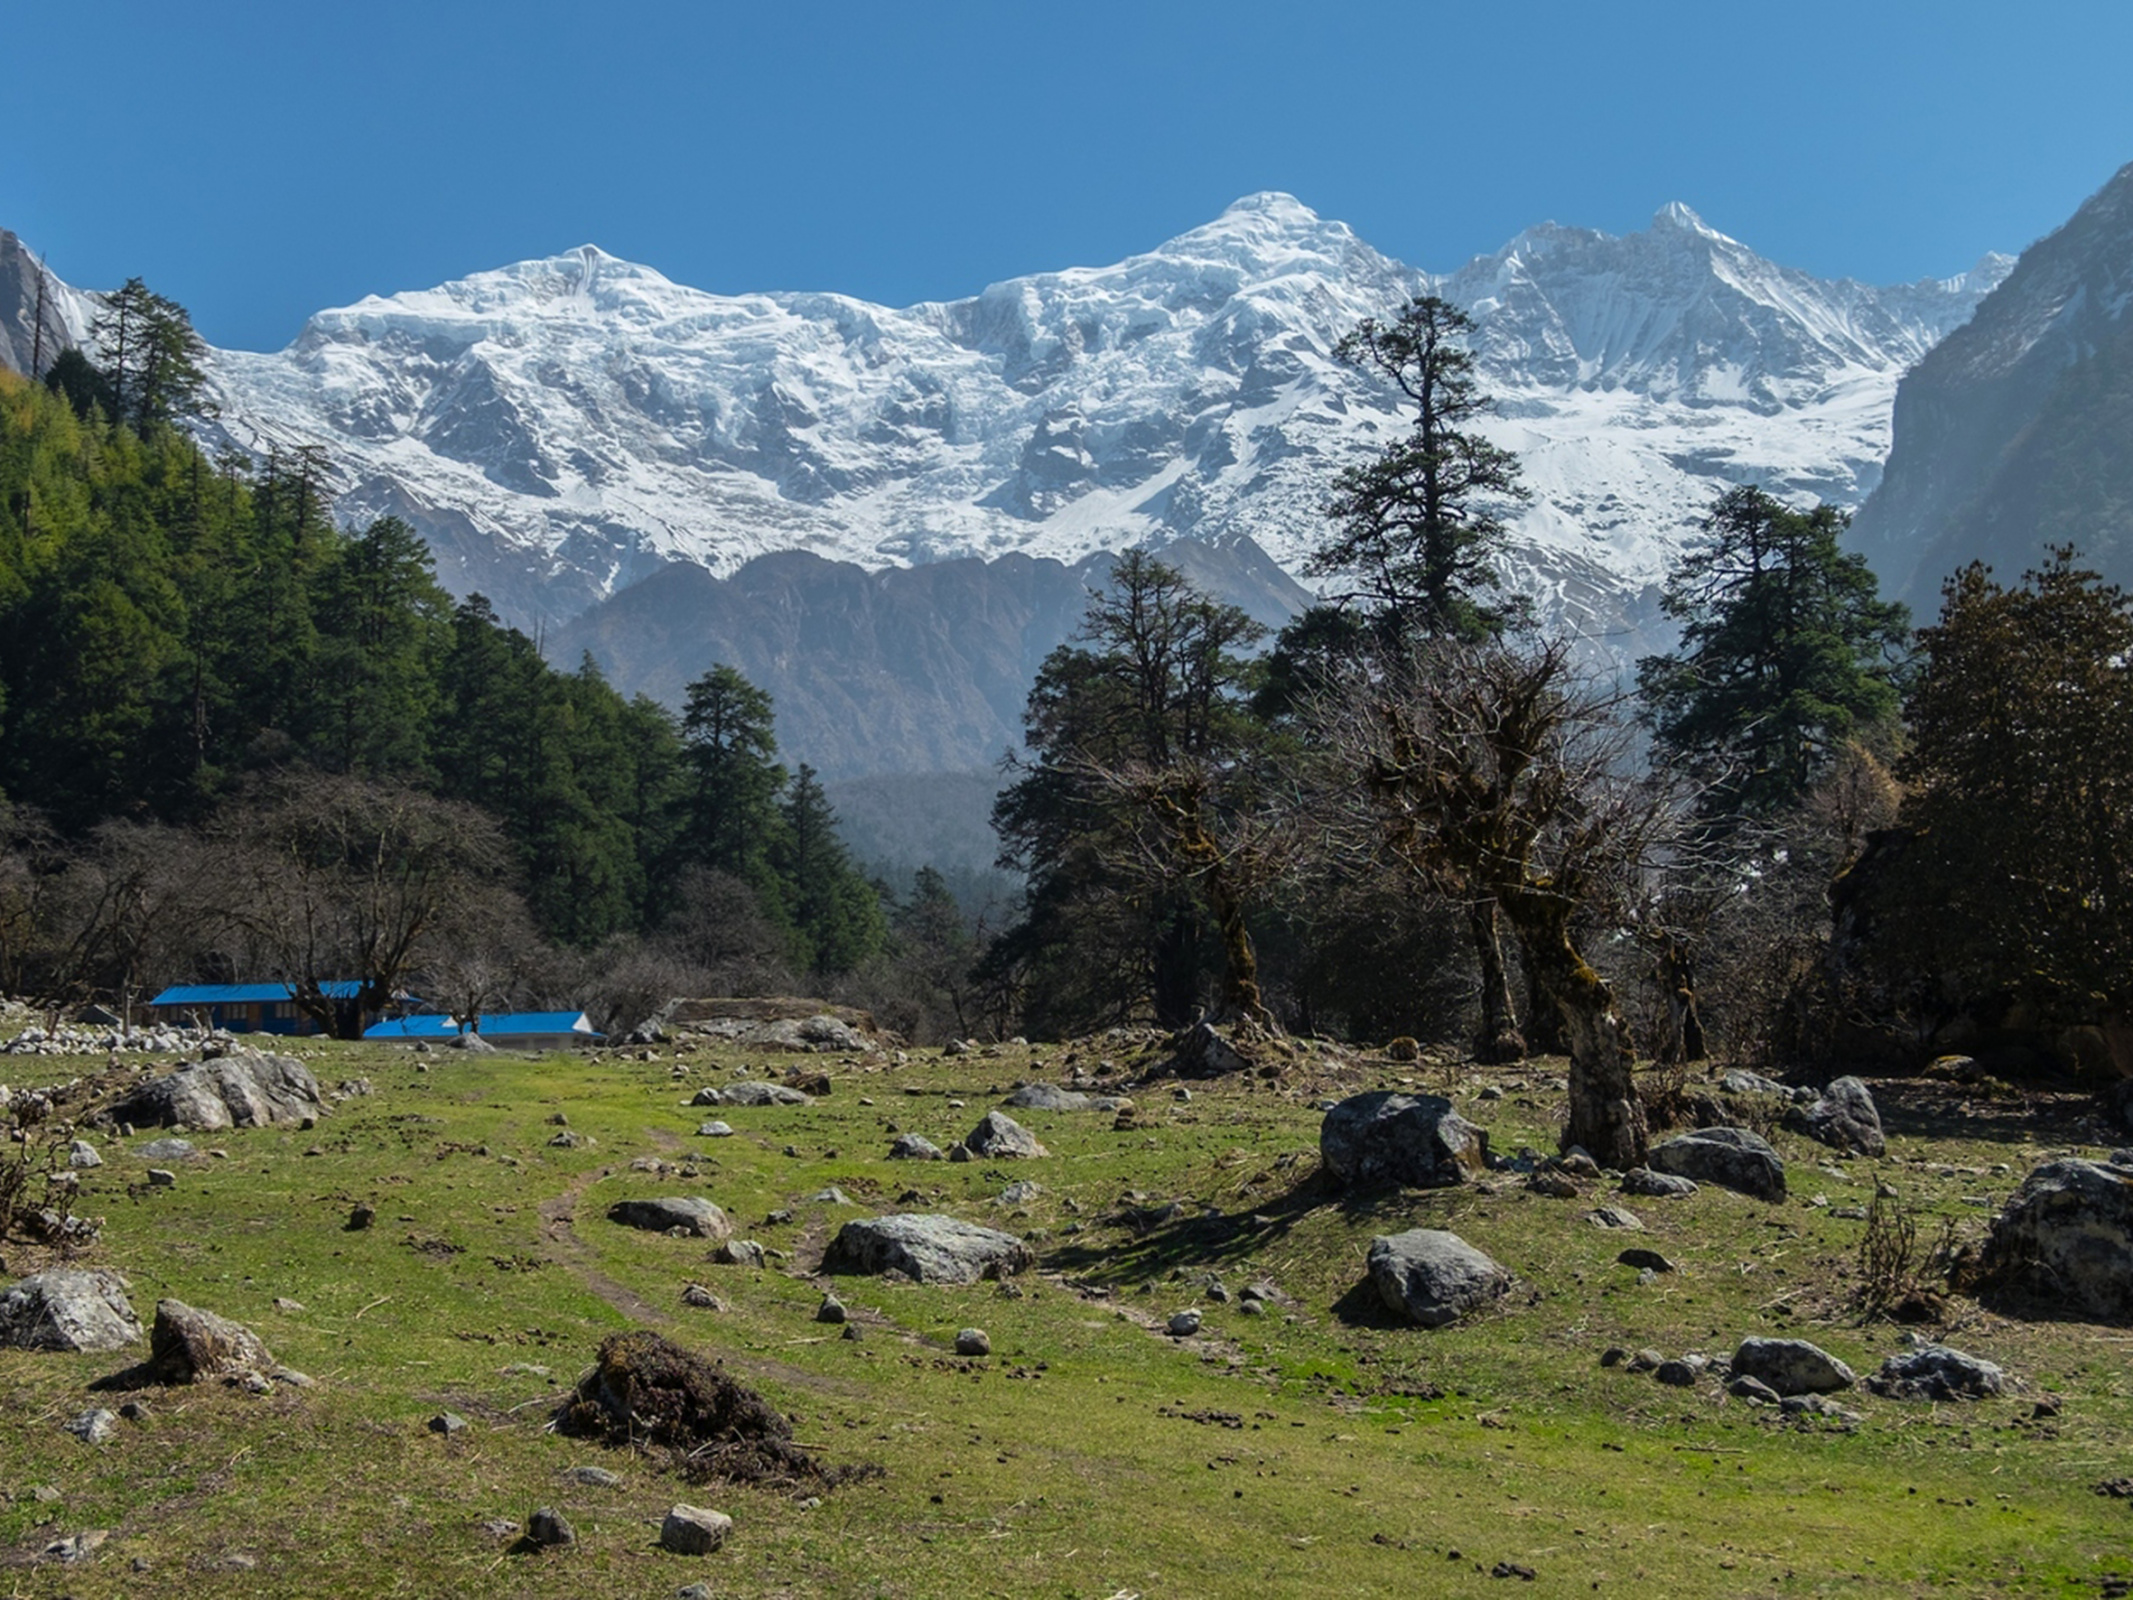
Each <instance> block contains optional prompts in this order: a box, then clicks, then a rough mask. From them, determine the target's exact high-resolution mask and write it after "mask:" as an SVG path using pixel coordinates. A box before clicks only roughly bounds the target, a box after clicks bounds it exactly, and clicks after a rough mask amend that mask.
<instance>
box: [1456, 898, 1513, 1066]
mask: <svg viewBox="0 0 2133 1600" xmlns="http://www.w3.org/2000/svg"><path fill="white" fill-rule="evenodd" d="M1466 926H1467V933H1468V935H1469V937H1471V938H1472V939H1473V941H1474V957H1475V960H1476V961H1478V962H1479V963H1480V966H1481V1031H1480V1032H1479V1033H1478V1034H1476V1035H1475V1038H1474V1059H1475V1060H1477V1061H1486V1062H1502V1061H1521V1060H1524V1059H1525V1054H1526V1039H1525V1035H1524V1034H1522V1033H1520V1032H1519V1031H1518V1014H1517V1012H1516V1011H1514V1010H1513V1009H1512V1002H1511V974H1510V970H1509V967H1508V966H1507V965H1506V963H1505V961H1504V958H1503V933H1502V930H1501V928H1500V927H1499V926H1498V921H1497V915H1496V902H1495V901H1494V900H1489V899H1477V900H1469V901H1468V902H1467V905H1466Z"/></svg>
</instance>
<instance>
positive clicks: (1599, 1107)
mask: <svg viewBox="0 0 2133 1600" xmlns="http://www.w3.org/2000/svg"><path fill="white" fill-rule="evenodd" d="M1503 908H1504V914H1505V915H1506V916H1507V917H1509V918H1510V920H1511V925H1512V927H1513V928H1514V929H1515V930H1516V931H1517V933H1518V941H1519V947H1520V948H1521V949H1522V950H1524V952H1525V956H1526V962H1527V964H1528V966H1529V967H1530V969H1531V970H1532V973H1533V977H1534V981H1535V982H1537V983H1538V984H1539V985H1540V987H1541V990H1542V992H1543V993H1545V994H1546V995H1547V996H1548V998H1549V1000H1550V1001H1551V1002H1552V1003H1553V1005H1554V1007H1555V1012H1556V1015H1557V1016H1558V1017H1560V1018H1561V1019H1562V1024H1563V1032H1564V1033H1565V1034H1566V1035H1567V1036H1568V1038H1569V1043H1570V1122H1569V1125H1568V1126H1567V1127H1566V1128H1564V1130H1563V1148H1564V1149H1566V1150H1567V1149H1569V1148H1570V1147H1571V1146H1572V1145H1581V1146H1583V1147H1584V1149H1585V1150H1586V1151H1587V1152H1588V1153H1589V1154H1590V1155H1591V1156H1592V1158H1593V1159H1594V1160H1595V1161H1597V1162H1599V1163H1600V1165H1601V1166H1603V1167H1614V1168H1616V1169H1618V1170H1626V1169H1628V1168H1630V1167H1637V1166H1642V1165H1643V1164H1644V1156H1645V1151H1646V1147H1647V1143H1648V1140H1649V1136H1650V1128H1649V1127H1648V1125H1647V1124H1646V1122H1645V1120H1644V1106H1643V1104H1642V1102H1640V1101H1639V1100H1638V1099H1637V1086H1636V1083H1635V1081H1634V1079H1633V1078H1632V1076H1631V1067H1632V1065H1633V1064H1634V1059H1635V1057H1634V1053H1633V1051H1632V1049H1631V1046H1630V1037H1629V1028H1628V1025H1627V1024H1625V1023H1624V1022H1623V1020H1622V1018H1621V1016H1620V1014H1619V1013H1617V1012H1616V1010H1615V997H1614V990H1613V989H1612V988H1611V987H1610V986H1609V985H1608V982H1607V980H1606V979H1605V978H1602V977H1601V976H1600V975H1599V974H1598V973H1597V972H1595V971H1593V969H1592V965H1591V963H1589V962H1588V961H1586V959H1585V958H1584V957H1583V956H1581V955H1579V954H1578V950H1577V946H1576V945H1575V944H1573V943H1572V942H1571V938H1570V907H1569V904H1568V902H1567V901H1565V900H1564V899H1563V898H1562V897H1560V896H1558V895H1555V894H1553V893H1550V892H1548V890H1546V889H1545V888H1541V889H1534V888H1519V889H1516V890H1512V891H1510V892H1508V893H1506V894H1505V895H1504V896H1503Z"/></svg>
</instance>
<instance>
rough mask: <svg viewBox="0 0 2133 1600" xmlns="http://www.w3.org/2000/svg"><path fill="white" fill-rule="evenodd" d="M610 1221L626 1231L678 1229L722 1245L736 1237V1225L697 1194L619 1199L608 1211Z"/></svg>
mask: <svg viewBox="0 0 2133 1600" xmlns="http://www.w3.org/2000/svg"><path fill="white" fill-rule="evenodd" d="M607 1220H608V1221H610V1222H619V1223H620V1224H621V1225H622V1226H623V1227H625V1228H643V1229H646V1230H648V1231H649V1232H652V1233H671V1232H673V1231H674V1230H676V1229H679V1230H681V1231H682V1232H683V1233H687V1234H693V1235H694V1236H695V1237H697V1238H699V1239H709V1240H711V1241H712V1242H714V1243H721V1242H723V1241H725V1240H727V1239H730V1238H731V1237H733V1223H732V1221H731V1220H730V1219H729V1218H728V1217H727V1216H726V1213H725V1212H724V1211H722V1210H721V1209H720V1208H719V1207H717V1206H715V1205H713V1204H712V1203H711V1202H710V1201H709V1200H700V1199H698V1198H696V1197H695V1196H694V1195H661V1196H657V1197H655V1198H653V1199H650V1200H617V1201H616V1202H615V1203H614V1204H613V1205H611V1206H609V1207H608V1208H607Z"/></svg>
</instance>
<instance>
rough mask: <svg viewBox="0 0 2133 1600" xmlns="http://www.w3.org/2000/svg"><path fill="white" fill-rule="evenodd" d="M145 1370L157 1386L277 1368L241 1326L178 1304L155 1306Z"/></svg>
mask: <svg viewBox="0 0 2133 1600" xmlns="http://www.w3.org/2000/svg"><path fill="white" fill-rule="evenodd" d="M148 1365H149V1368H150V1370H151V1371H153V1372H154V1374H155V1376H156V1379H157V1381H158V1382H161V1383H207V1382H209V1381H211V1380H213V1379H216V1378H234V1377H241V1376H243V1375H244V1374H247V1373H259V1374H262V1375H263V1374H265V1373H268V1372H271V1371H273V1370H274V1368H275V1366H276V1365H277V1363H276V1362H275V1360H274V1355H273V1352H272V1351H270V1350H268V1349H267V1347H266V1343H265V1341H264V1340H262V1339H261V1338H260V1337H259V1335H258V1334H256V1333H254V1332H253V1331H252V1330H251V1329H250V1328H247V1327H246V1326H244V1324H243V1323H240V1322H232V1321H230V1319H229V1318H227V1317H218V1316H216V1315H215V1313H214V1312H212V1311H201V1310H199V1309H197V1308H196V1307H193V1306H189V1305H187V1304H185V1302H183V1301H182V1300H158V1301H157V1302H156V1320H155V1325H154V1326H153V1327H152V1328H150V1329H149V1332H148Z"/></svg>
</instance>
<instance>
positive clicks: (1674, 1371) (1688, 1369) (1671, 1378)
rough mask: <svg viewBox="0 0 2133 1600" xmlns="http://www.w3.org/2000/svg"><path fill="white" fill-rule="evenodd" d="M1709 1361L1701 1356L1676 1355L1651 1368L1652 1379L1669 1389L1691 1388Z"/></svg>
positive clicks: (1694, 1385)
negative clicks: (1672, 1358)
mask: <svg viewBox="0 0 2133 1600" xmlns="http://www.w3.org/2000/svg"><path fill="white" fill-rule="evenodd" d="M1709 1365H1710V1363H1709V1362H1708V1361H1706V1360H1705V1359H1704V1358H1703V1357H1702V1356H1677V1357H1676V1358H1675V1359H1674V1360H1672V1361H1662V1362H1660V1363H1659V1365H1658V1366H1656V1367H1654V1368H1653V1369H1652V1379H1653V1381H1654V1382H1656V1383H1663V1384H1665V1385H1666V1386H1667V1387H1668V1388H1669V1389H1693V1388H1695V1387H1696V1380H1697V1379H1698V1378H1700V1377H1702V1376H1703V1370H1704V1368H1705V1367H1707V1366H1709Z"/></svg>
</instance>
